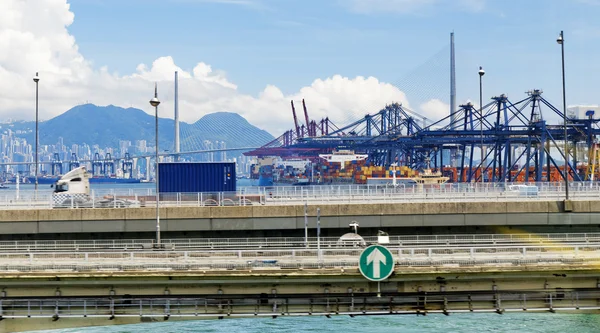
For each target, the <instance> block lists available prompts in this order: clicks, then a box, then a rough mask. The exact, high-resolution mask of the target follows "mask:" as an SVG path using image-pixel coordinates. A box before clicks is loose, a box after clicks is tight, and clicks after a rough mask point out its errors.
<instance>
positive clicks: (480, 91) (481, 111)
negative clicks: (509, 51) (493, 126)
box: [479, 66, 485, 183]
mask: <svg viewBox="0 0 600 333" xmlns="http://www.w3.org/2000/svg"><path fill="white" fill-rule="evenodd" d="M484 75H485V71H484V70H483V67H481V66H479V116H480V117H481V124H480V128H481V162H480V163H479V164H480V165H481V183H483V171H484V169H485V168H484V166H483V158H484V156H483V84H482V81H483V80H482V78H483V76H484Z"/></svg>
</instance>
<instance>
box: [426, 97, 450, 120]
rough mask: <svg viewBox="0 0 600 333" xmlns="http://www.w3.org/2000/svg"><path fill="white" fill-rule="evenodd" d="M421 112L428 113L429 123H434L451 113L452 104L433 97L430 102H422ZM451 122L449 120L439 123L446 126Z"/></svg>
mask: <svg viewBox="0 0 600 333" xmlns="http://www.w3.org/2000/svg"><path fill="white" fill-rule="evenodd" d="M420 110H421V114H423V115H426V117H427V119H428V120H427V124H432V123H434V122H436V121H438V120H439V119H442V118H444V117H447V116H448V115H449V113H450V111H449V110H450V105H448V104H446V103H444V102H442V101H440V100H438V99H432V100H430V101H428V102H425V103H423V104H421V106H420ZM448 123H449V121H444V122H442V123H440V124H438V125H440V126H445V125H447V124H448Z"/></svg>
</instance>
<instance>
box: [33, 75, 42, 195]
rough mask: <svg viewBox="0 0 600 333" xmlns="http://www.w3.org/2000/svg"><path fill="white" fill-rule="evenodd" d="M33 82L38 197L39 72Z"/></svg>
mask: <svg viewBox="0 0 600 333" xmlns="http://www.w3.org/2000/svg"><path fill="white" fill-rule="evenodd" d="M33 82H35V166H34V168H33V170H34V171H33V172H34V173H35V195H36V197H37V190H38V143H39V139H38V132H39V130H38V114H39V113H38V82H40V77H39V76H38V73H37V72H36V73H35V76H34V77H33Z"/></svg>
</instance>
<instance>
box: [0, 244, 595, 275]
mask: <svg viewBox="0 0 600 333" xmlns="http://www.w3.org/2000/svg"><path fill="white" fill-rule="evenodd" d="M388 249H389V250H390V252H391V253H392V254H393V257H394V261H395V262H396V265H399V266H427V267H438V266H447V265H452V266H456V265H459V266H494V267H498V266H502V265H513V266H528V265H552V264H577V265H581V266H583V265H597V264H598V263H600V244H590V245H540V246H506V247H495V246H492V247H490V246H486V247H445V248H439V247H432V248H422V247H416V248H405V247H388ZM361 252H362V249H359V248H350V249H279V250H264V249H260V250H194V251H137V252H136V251H133V252H132V251H130V252H37V253H36V252H27V253H0V270H2V271H4V272H11V271H17V272H20V271H41V270H61V271H63V270H68V271H90V270H92V271H101V270H111V271H127V270H144V271H147V270H207V269H210V270H219V269H260V268H272V269H275V268H276V269H301V268H302V269H310V268H356V267H357V266H358V259H359V256H360V254H361Z"/></svg>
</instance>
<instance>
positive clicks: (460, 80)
mask: <svg viewBox="0 0 600 333" xmlns="http://www.w3.org/2000/svg"><path fill="white" fill-rule="evenodd" d="M5 3H6V5H5ZM3 6H4V7H5V8H3V10H2V11H0V46H5V47H4V48H3V49H5V50H7V51H6V52H4V53H3V54H2V55H0V72H1V73H2V75H3V78H4V80H1V81H0V103H1V104H2V105H3V109H2V110H0V115H2V116H3V117H5V118H16V119H32V113H31V99H32V98H35V95H34V91H33V90H32V87H31V82H32V81H31V76H32V75H33V73H34V72H39V73H40V77H41V78H42V79H41V81H40V84H41V86H40V98H41V102H42V105H43V108H41V109H40V116H41V119H49V118H51V117H54V116H56V115H59V114H61V113H63V112H65V111H66V110H68V109H70V108H71V107H73V106H75V105H78V104H82V103H85V102H91V103H94V104H98V105H108V104H114V105H119V106H124V107H130V106H131V107H137V108H140V109H142V110H144V111H146V112H148V113H150V114H153V110H152V109H151V108H150V106H149V104H148V98H149V96H150V94H151V93H152V91H153V87H154V83H155V82H158V86H159V97H160V99H161V101H162V103H161V110H160V112H162V113H161V116H164V117H172V116H173V104H174V103H173V95H174V94H173V72H174V71H175V70H177V71H180V79H181V81H180V114H181V119H182V120H183V121H186V122H194V121H196V120H198V119H199V118H200V117H202V116H203V115H206V114H208V113H212V112H217V111H231V112H237V113H239V114H240V115H242V116H243V117H245V118H246V119H247V120H248V121H250V122H251V123H252V124H255V125H257V126H259V127H260V128H263V129H266V130H268V131H269V132H271V133H273V134H275V135H278V134H279V133H282V132H283V131H285V130H287V129H289V128H291V127H292V118H291V112H290V106H289V104H290V103H289V101H290V100H294V101H295V102H297V103H300V101H301V99H303V98H306V100H307V104H308V107H309V111H310V114H311V118H312V119H317V120H318V119H320V118H324V117H326V116H328V117H329V118H330V119H331V120H334V122H335V123H337V124H339V125H341V124H343V123H345V122H347V121H348V120H349V119H356V118H357V117H362V116H363V115H364V114H366V113H373V112H376V111H378V110H379V109H380V108H382V107H383V106H385V104H388V103H392V102H402V103H405V104H404V105H405V106H406V105H409V106H410V108H412V109H413V110H414V111H417V112H419V113H422V114H423V115H424V116H426V117H427V118H428V119H439V118H441V117H442V116H445V115H447V114H448V113H449V106H448V105H447V104H448V103H449V90H450V89H449V34H450V32H451V31H454V32H455V34H456V59H457V63H456V66H457V101H458V103H463V102H465V101H467V100H471V101H473V102H474V103H476V104H477V103H478V98H479V84H478V74H477V72H478V68H479V66H483V67H484V69H485V71H486V75H485V76H484V96H485V100H486V101H487V100H489V99H488V98H489V97H492V96H495V95H499V94H502V93H506V94H507V95H508V97H509V99H510V100H513V101H518V100H520V99H522V98H524V97H525V91H527V90H530V89H543V90H544V92H545V94H544V96H545V97H546V98H547V99H548V100H549V101H551V102H552V103H553V104H555V105H556V106H558V107H560V105H562V92H561V66H560V64H561V55H560V46H559V45H558V44H557V43H556V37H557V36H558V34H559V32H560V31H561V30H564V31H565V39H566V42H565V52H566V71H567V72H566V77H567V101H568V104H570V105H573V104H598V103H600V101H599V99H600V98H598V93H597V91H596V90H597V88H596V85H597V84H596V77H597V76H598V73H600V62H598V61H597V60H596V58H597V55H598V54H600V23H599V22H598V19H597V18H598V17H600V0H563V1H559V0H527V1H525V0H520V1H517V0H504V1H500V0H320V1H317V0H304V1H298V0H70V1H67V0H28V1H22V0H5V1H4V2H3ZM424 63H426V64H427V65H426V66H424V65H423V64H424ZM48 87H51V88H52V89H48ZM544 116H545V117H547V118H548V119H549V120H551V119H550V118H551V117H548V115H547V114H544Z"/></svg>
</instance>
